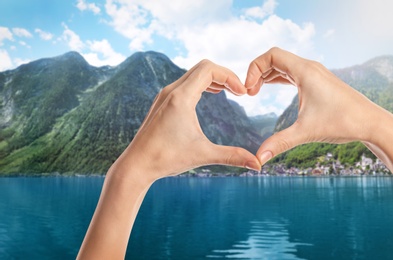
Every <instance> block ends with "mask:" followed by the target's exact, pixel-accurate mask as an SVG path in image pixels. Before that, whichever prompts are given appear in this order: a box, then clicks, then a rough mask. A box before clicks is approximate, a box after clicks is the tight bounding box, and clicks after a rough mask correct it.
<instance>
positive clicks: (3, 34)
mask: <svg viewBox="0 0 393 260" xmlns="http://www.w3.org/2000/svg"><path fill="white" fill-rule="evenodd" d="M4 40H9V41H13V38H12V33H11V31H10V30H9V29H8V28H7V27H1V26H0V46H3V44H4V43H3V41H4Z"/></svg>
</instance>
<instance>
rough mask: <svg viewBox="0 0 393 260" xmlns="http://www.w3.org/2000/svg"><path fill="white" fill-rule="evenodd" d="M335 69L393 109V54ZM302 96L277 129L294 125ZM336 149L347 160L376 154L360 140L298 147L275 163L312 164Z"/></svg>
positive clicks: (349, 83)
mask: <svg viewBox="0 0 393 260" xmlns="http://www.w3.org/2000/svg"><path fill="white" fill-rule="evenodd" d="M332 72H333V73H334V74H335V75H336V76H337V77H339V78H340V79H341V80H343V81H344V82H346V83H347V84H348V85H350V86H351V87H353V88H355V89H357V90H358V91H360V92H361V93H363V94H364V95H366V96H367V97H368V98H369V99H371V100H372V101H373V102H375V103H377V104H378V105H380V106H382V107H384V108H385V109H387V110H389V111H390V112H393V56H381V57H377V58H374V59H372V60H369V61H367V62H365V63H364V64H361V65H356V66H352V67H349V68H344V69H336V70H332ZM298 107H299V102H298V96H297V95H296V96H295V98H294V99H293V101H292V103H291V104H290V105H289V106H288V107H287V108H286V109H285V111H284V112H283V114H282V115H281V116H280V117H279V119H278V120H277V123H276V126H275V129H274V132H278V131H281V130H282V129H285V128H287V127H289V126H290V125H292V124H293V123H294V122H295V121H296V119H297V115H298ZM327 151H329V152H332V153H333V155H334V156H335V158H337V159H339V160H340V161H341V162H344V163H354V162H356V161H358V160H359V159H360V156H361V155H362V154H363V153H365V154H367V155H368V156H369V157H373V155H372V154H371V152H369V150H368V149H367V148H365V147H364V146H363V145H362V144H360V143H351V144H345V145H331V144H307V145H302V146H299V147H296V148H294V149H293V150H291V151H289V152H287V153H284V154H283V155H281V156H279V157H277V159H276V160H275V162H284V163H286V164H287V166H292V165H294V166H312V165H315V163H316V161H317V158H318V157H319V156H322V155H325V154H326V152H327Z"/></svg>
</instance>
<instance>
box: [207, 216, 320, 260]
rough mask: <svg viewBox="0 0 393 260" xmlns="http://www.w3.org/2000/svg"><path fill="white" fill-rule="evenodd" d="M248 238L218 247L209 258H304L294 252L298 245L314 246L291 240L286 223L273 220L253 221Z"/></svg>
mask: <svg viewBox="0 0 393 260" xmlns="http://www.w3.org/2000/svg"><path fill="white" fill-rule="evenodd" d="M250 224H251V229H250V231H249V233H248V239H247V240H245V241H239V242H237V243H236V244H234V245H233V246H232V248H230V249H225V250H222V249H216V250H213V254H210V255H207V256H206V257H208V258H242V259H244V258H247V259H272V258H274V259H288V260H289V259H302V258H299V257H296V256H295V255H293V254H292V253H295V252H296V250H297V249H296V247H297V246H312V245H311V244H307V243H296V242H291V241H289V233H288V230H287V229H286V225H285V224H282V223H278V222H273V221H251V222H250Z"/></svg>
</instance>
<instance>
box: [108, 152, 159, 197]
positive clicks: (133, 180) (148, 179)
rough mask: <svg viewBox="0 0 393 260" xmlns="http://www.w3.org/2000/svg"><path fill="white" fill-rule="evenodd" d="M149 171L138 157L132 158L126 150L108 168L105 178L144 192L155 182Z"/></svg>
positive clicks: (147, 166)
mask: <svg viewBox="0 0 393 260" xmlns="http://www.w3.org/2000/svg"><path fill="white" fill-rule="evenodd" d="M151 171H152V170H151V169H150V168H149V165H148V164H147V163H144V162H143V159H142V158H140V156H133V154H130V153H129V152H128V151H127V150H126V151H125V152H124V153H123V154H122V155H121V156H120V157H119V158H118V159H117V160H116V161H115V163H113V165H112V166H111V167H110V169H109V170H108V172H107V175H106V178H107V179H110V180H111V181H113V182H116V183H122V185H126V186H127V187H128V188H132V189H138V190H145V189H148V188H149V187H150V186H151V185H152V184H153V183H154V181H155V179H154V178H153V177H152V176H154V175H153V174H152V173H151Z"/></svg>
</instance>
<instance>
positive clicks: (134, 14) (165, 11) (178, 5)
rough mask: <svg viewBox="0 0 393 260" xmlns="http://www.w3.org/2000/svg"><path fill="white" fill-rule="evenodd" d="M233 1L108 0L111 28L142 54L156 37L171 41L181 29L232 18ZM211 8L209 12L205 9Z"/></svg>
mask: <svg viewBox="0 0 393 260" xmlns="http://www.w3.org/2000/svg"><path fill="white" fill-rule="evenodd" d="M231 3H232V1H230V0H216V1H211V0H195V1H184V0H174V1H171V2H170V3H169V2H166V1H159V0H135V1H128V0H107V1H106V4H105V9H106V12H107V14H108V15H109V16H110V17H111V21H109V24H110V25H111V26H112V27H113V28H114V29H115V30H116V31H117V32H119V33H120V34H121V35H123V36H124V37H126V38H128V39H130V45H129V46H130V49H132V50H142V49H144V47H145V45H146V44H150V43H152V36H153V34H158V35H163V36H164V37H166V38H169V39H170V38H172V36H174V34H176V31H177V30H178V28H182V27H185V28H187V27H188V26H190V25H200V24H202V23H204V22H206V21H209V20H213V19H214V20H220V19H223V18H224V17H229V14H230V8H231ZM207 6H208V8H206V7H207Z"/></svg>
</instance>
